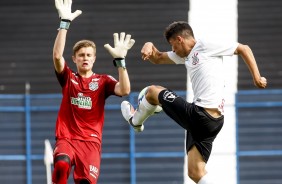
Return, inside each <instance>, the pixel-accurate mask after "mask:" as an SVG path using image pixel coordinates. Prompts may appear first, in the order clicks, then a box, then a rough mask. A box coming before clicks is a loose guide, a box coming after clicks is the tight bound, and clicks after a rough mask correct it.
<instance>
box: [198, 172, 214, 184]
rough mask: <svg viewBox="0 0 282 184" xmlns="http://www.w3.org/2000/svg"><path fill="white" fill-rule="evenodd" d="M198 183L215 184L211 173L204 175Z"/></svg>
mask: <svg viewBox="0 0 282 184" xmlns="http://www.w3.org/2000/svg"><path fill="white" fill-rule="evenodd" d="M197 184H214V183H213V181H212V180H211V179H210V178H209V175H208V174H206V175H204V176H203V177H202V178H201V179H200V181H199V182H198V183H197Z"/></svg>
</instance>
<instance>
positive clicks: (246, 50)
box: [235, 44, 251, 55]
mask: <svg viewBox="0 0 282 184" xmlns="http://www.w3.org/2000/svg"><path fill="white" fill-rule="evenodd" d="M249 52H251V48H250V47H249V46H248V45H244V44H239V46H238V47H237V49H236V52H235V54H238V55H244V54H246V53H249Z"/></svg>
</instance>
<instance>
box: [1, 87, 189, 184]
mask: <svg viewBox="0 0 282 184" xmlns="http://www.w3.org/2000/svg"><path fill="white" fill-rule="evenodd" d="M178 93H179V95H183V97H185V92H178ZM137 95H138V94H137V93H131V95H130V96H129V97H128V98H126V99H127V100H129V101H130V102H131V103H132V104H134V105H135V106H136V105H137V101H136V97H137ZM60 100H61V95H60V94H40V95H38V94H34V95H30V94H26V95H0V117H1V120H0V125H1V126H0V129H1V128H2V129H1V130H2V131H4V132H8V131H11V130H12V129H13V127H14V126H16V125H11V124H10V123H15V124H21V125H20V126H21V127H23V129H20V130H15V132H11V133H9V135H7V139H8V140H9V139H10V138H9V136H10V135H11V137H12V134H14V135H16V134H20V133H19V132H22V133H21V134H23V136H21V137H18V138H17V140H14V141H12V142H11V141H9V142H10V143H11V146H13V145H14V146H15V147H16V146H17V145H19V144H20V143H18V140H19V139H22V137H25V140H24V141H23V142H24V145H25V148H22V149H20V150H19V151H18V152H19V153H20V154H14V153H16V152H17V151H13V150H11V151H10V153H7V154H3V153H6V152H8V151H1V150H7V148H6V147H7V145H6V144H5V143H4V144H2V146H0V160H2V161H11V162H12V161H13V162H14V161H23V162H25V168H24V167H23V168H22V169H23V170H25V174H23V176H22V177H21V178H19V180H20V181H21V182H19V183H23V179H24V177H26V178H25V180H26V181H25V183H26V184H32V183H42V182H45V181H44V177H45V176H44V174H45V172H44V167H43V166H42V167H41V169H39V170H41V174H39V175H40V177H41V179H35V178H36V176H35V172H34V171H35V170H36V169H33V166H34V165H35V164H34V163H33V162H36V161H40V162H41V161H43V159H44V155H43V150H44V148H43V146H44V143H43V141H44V139H50V140H51V142H52V143H53V145H54V137H53V134H54V133H53V130H54V128H55V119H56V115H57V114H56V113H57V111H58V109H59V104H60ZM121 100H124V99H123V98H117V97H113V98H112V97H111V98H109V99H108V100H107V104H106V107H105V110H106V117H105V121H108V122H115V121H122V117H121V113H120V102H121ZM50 114H51V115H50ZM107 114H108V115H107ZM49 118H50V119H49ZM107 118H108V119H109V120H107ZM160 118H161V119H166V120H162V121H168V120H167V119H168V118H164V114H163V115H161V116H160V117H159V118H158V119H160ZM14 119H15V120H14ZM17 119H20V120H17ZM42 119H44V120H42ZM117 119H119V120H117ZM158 119H156V121H158ZM13 121H14V122H13ZM17 121H19V122H17ZM153 121H154V120H153ZM39 122H40V125H38V124H39ZM22 123H24V125H23V124H22ZM164 123H165V122H164ZM9 124H10V126H11V128H10V129H7V127H9ZM105 124H106V123H105ZM170 124H171V123H167V125H169V126H168V127H167V128H166V129H170V131H171V130H174V133H178V134H179V133H180V134H179V136H178V137H177V138H176V140H175V142H176V143H175V144H173V145H172V146H171V148H169V147H167V148H168V151H166V148H161V147H159V149H156V150H154V149H152V150H153V151H150V150H149V151H146V147H145V146H142V145H143V144H144V142H143V141H142V138H141V137H140V136H139V137H140V138H139V140H140V141H136V134H135V133H134V131H133V129H131V128H130V127H129V126H128V125H127V124H126V123H124V126H123V127H122V128H121V130H116V131H119V133H120V132H124V133H121V134H125V136H128V137H126V138H121V140H120V141H119V142H121V143H117V144H118V145H120V147H121V148H118V150H117V151H115V150H113V147H114V146H115V147H116V145H114V146H113V144H112V142H114V141H115V142H116V140H115V139H119V138H117V136H114V137H113V138H111V136H110V135H111V134H112V133H108V134H107V135H108V136H105V137H104V138H103V144H105V145H103V150H106V151H103V153H102V160H103V159H104V160H107V159H129V164H130V166H129V167H130V168H129V172H130V173H126V174H127V175H128V176H127V177H125V178H128V177H129V180H130V181H128V182H124V181H122V182H121V183H131V184H135V183H136V180H137V176H136V170H137V169H138V168H136V162H137V161H138V159H143V158H178V162H179V163H181V165H180V164H179V166H178V168H177V169H174V170H175V172H178V174H176V176H177V175H178V176H179V170H181V169H182V168H181V167H182V162H183V156H184V149H183V140H184V131H183V130H182V129H181V128H178V127H176V126H175V125H174V126H173V127H170ZM41 126H44V127H45V128H41ZM107 126H109V127H107ZM107 126H106V125H105V126H104V134H106V133H105V132H107V131H108V132H113V130H115V129H119V128H115V127H113V126H115V125H107ZM148 126H152V125H148ZM148 129H149V128H148ZM1 130H0V133H1ZM150 130H153V131H155V130H156V128H154V127H152V128H150ZM160 131H162V130H160ZM164 131H166V130H164ZM39 132H41V133H39ZM128 132H129V135H126V134H128ZM147 132H149V131H147ZM166 132H169V131H166ZM152 133H153V132H151V134H152ZM37 134H39V135H37ZM149 134H150V132H149ZM118 136H119V135H118ZM148 136H150V135H148ZM161 136H162V135H160V137H161ZM137 137H138V136H137ZM39 140H40V141H39ZM4 141H5V140H2V142H4ZM162 141H164V142H165V141H168V140H167V138H163V140H162ZM105 142H106V143H105ZM107 142H109V145H107ZM168 142H169V141H168ZM124 144H125V145H124ZM136 144H140V145H141V146H138V147H139V148H138V149H139V150H136V148H135V146H136ZM160 144H162V143H160ZM128 148H129V149H128ZM143 150H145V151H143ZM36 153H38V154H36ZM172 161H173V159H172ZM105 162H106V161H105ZM125 162H126V161H125ZM142 162H143V161H142ZM40 164H41V165H43V162H41V163H40ZM35 167H38V166H35ZM3 170H4V168H3ZM0 172H1V168H0ZM112 172H117V171H112ZM4 173H5V172H4ZM103 173H111V171H106V172H101V176H100V179H99V181H101V180H102V181H103V178H109V177H107V176H104V177H103ZM9 174H10V173H7V175H9ZM126 174H125V175H126ZM11 175H12V174H11ZM121 175H123V174H121ZM11 177H12V176H11ZM42 177H43V179H42ZM106 180H107V179H105V182H102V183H107V181H106ZM156 180H157V179H156ZM0 181H1V179H0ZM2 182H3V183H4V182H6V181H2ZM2 182H1V183H2ZM71 182H72V181H71V179H70V183H71ZM144 182H145V181H144ZM179 182H180V183H181V180H180V181H179ZM109 183H112V182H110V181H109ZM115 183H117V181H115ZM139 183H140V182H139ZM176 183H177V182H176Z"/></svg>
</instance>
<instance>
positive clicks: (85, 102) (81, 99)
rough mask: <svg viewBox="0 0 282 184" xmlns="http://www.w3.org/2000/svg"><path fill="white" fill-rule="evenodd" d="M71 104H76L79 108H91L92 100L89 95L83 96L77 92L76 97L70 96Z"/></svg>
mask: <svg viewBox="0 0 282 184" xmlns="http://www.w3.org/2000/svg"><path fill="white" fill-rule="evenodd" d="M71 104H72V105H77V106H78V107H79V108H81V109H91V108H92V100H91V98H90V97H86V96H83V93H78V97H77V98H75V97H71Z"/></svg>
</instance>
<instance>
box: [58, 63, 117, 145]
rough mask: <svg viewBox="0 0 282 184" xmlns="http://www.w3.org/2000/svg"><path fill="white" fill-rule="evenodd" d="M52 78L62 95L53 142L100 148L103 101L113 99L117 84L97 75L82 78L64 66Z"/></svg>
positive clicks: (109, 77) (112, 80)
mask: <svg viewBox="0 0 282 184" xmlns="http://www.w3.org/2000/svg"><path fill="white" fill-rule="evenodd" d="M56 75H57V78H58V81H59V83H60V85H61V87H62V94H63V98H62V102H61V106H60V110H59V113H58V118H57V122H56V138H58V139H59V138H68V139H78V140H85V141H95V142H97V143H99V144H101V142H102V131H103V126H104V107H105V101H106V99H107V97H109V96H110V95H114V88H115V85H116V83H117V80H116V79H115V78H113V77H112V76H109V75H98V74H93V75H92V76H91V77H89V78H83V77H81V76H80V75H79V74H78V73H75V72H73V71H72V70H71V69H70V68H69V67H68V66H67V65H66V64H65V67H64V70H63V71H62V72H61V73H56Z"/></svg>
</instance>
